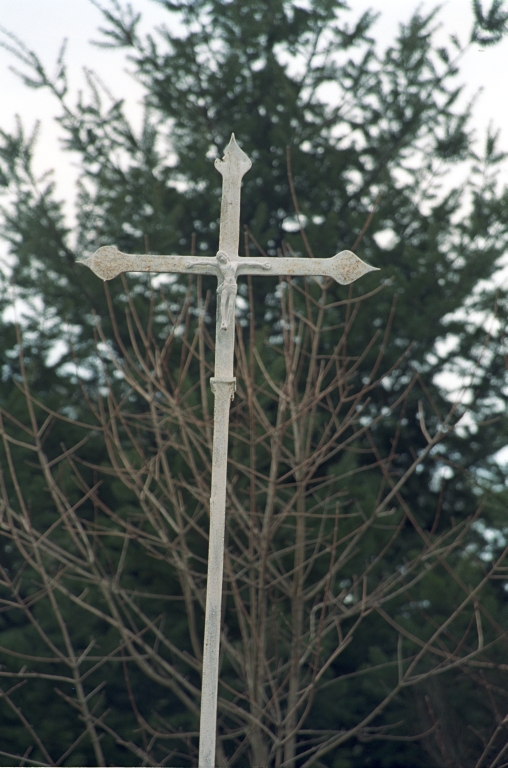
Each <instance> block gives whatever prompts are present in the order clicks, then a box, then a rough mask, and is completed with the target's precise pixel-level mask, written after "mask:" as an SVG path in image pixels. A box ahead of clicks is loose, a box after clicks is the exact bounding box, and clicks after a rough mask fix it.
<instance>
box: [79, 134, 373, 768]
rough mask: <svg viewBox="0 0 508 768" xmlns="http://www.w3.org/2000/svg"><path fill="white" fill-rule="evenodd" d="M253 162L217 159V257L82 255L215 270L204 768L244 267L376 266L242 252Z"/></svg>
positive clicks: (238, 155)
mask: <svg viewBox="0 0 508 768" xmlns="http://www.w3.org/2000/svg"><path fill="white" fill-rule="evenodd" d="M251 165H252V163H251V161H250V160H249V158H248V157H247V155H246V154H245V152H243V151H242V150H241V149H240V147H239V146H238V144H237V143H236V141H235V136H234V134H232V136H231V141H230V142H229V144H228V146H227V147H226V150H225V152H224V158H223V159H222V160H219V159H217V160H216V161H215V167H216V168H217V170H218V171H219V173H220V174H221V175H222V202H221V215H220V234H219V250H218V252H217V254H216V255H215V256H213V257H203V258H202V257H199V256H150V255H148V256H144V255H143V256H142V255H129V254H126V253H121V251H119V250H118V248H116V246H114V245H105V246H103V247H102V248H99V250H98V251H96V252H95V253H94V254H93V255H92V256H89V257H88V258H87V259H83V260H82V261H81V262H80V263H81V264H86V266H88V267H90V269H91V270H93V271H94V272H95V274H96V275H98V277H100V278H102V279H103V280H111V279H112V278H113V277H116V276H117V275H119V274H120V273H121V272H183V273H187V274H189V273H190V274H195V273H197V274H206V275H216V276H217V278H218V281H219V284H218V288H217V294H218V297H220V301H219V300H218V301H217V323H216V331H215V333H216V344H215V375H214V377H213V378H212V379H211V381H210V383H211V386H212V391H213V394H214V396H215V404H214V414H213V449H212V478H211V493H210V533H209V543H208V573H207V588H206V609H205V638H204V644H203V674H202V687H201V721H200V732H199V758H198V765H199V768H213V766H215V742H216V731H217V693H218V677H219V644H220V617H221V600H222V572H223V560H224V526H225V513H226V480H227V449H228V432H229V409H230V404H231V400H232V397H233V395H234V392H235V388H236V379H235V377H234V375H233V357H234V344H235V323H234V317H235V298H236V293H237V282H236V280H237V277H238V275H245V274H248V275H261V274H267V273H268V274H270V275H288V276H297V275H307V276H311V275H314V276H318V275H321V276H323V277H325V276H327V277H333V279H334V280H336V281H337V282H338V283H340V284H341V285H348V284H349V283H352V282H353V281H354V280H357V279H358V278H359V277H361V276H362V275H364V274H366V273H367V272H372V271H374V270H375V269H376V268H375V267H371V266H369V265H368V264H365V262H364V261H362V260H361V259H359V258H358V256H355V254H354V253H352V252H351V251H341V252H340V253H338V254H336V255H335V256H332V258H330V259H300V258H287V257H284V258H277V257H271V258H261V257H254V258H246V257H242V256H239V254H238V245H239V240H240V194H241V183H242V177H243V176H244V174H245V173H247V171H248V170H249V168H250V167H251Z"/></svg>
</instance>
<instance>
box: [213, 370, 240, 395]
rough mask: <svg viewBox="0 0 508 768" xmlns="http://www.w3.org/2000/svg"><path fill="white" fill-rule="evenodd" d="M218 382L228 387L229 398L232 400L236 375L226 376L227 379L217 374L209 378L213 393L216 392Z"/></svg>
mask: <svg viewBox="0 0 508 768" xmlns="http://www.w3.org/2000/svg"><path fill="white" fill-rule="evenodd" d="M218 384H226V385H227V386H228V387H230V389H231V400H233V399H234V397H235V392H236V376H232V377H231V378H227V379H223V378H220V377H219V376H213V377H212V378H211V379H210V386H211V388H212V392H213V394H214V395H216V394H217V389H216V387H217V385H218Z"/></svg>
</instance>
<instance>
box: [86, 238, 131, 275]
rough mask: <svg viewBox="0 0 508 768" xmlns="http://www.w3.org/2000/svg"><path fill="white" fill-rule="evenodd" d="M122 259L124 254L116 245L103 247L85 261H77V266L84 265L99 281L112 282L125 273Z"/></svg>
mask: <svg viewBox="0 0 508 768" xmlns="http://www.w3.org/2000/svg"><path fill="white" fill-rule="evenodd" d="M122 257H124V254H123V253H121V251H119V250H118V248H117V247H116V245H103V246H102V248H99V249H98V250H97V251H95V253H93V254H92V255H91V256H88V258H86V259H78V262H77V263H78V264H84V265H85V266H87V267H88V268H89V269H91V270H92V272H93V273H94V274H96V275H97V277H100V278H101V280H112V279H113V278H114V277H117V276H118V275H119V274H120V273H121V272H124V271H125V266H124V264H123V260H122Z"/></svg>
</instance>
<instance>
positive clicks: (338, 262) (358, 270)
mask: <svg viewBox="0 0 508 768" xmlns="http://www.w3.org/2000/svg"><path fill="white" fill-rule="evenodd" d="M332 262H333V263H332V269H331V277H333V278H334V279H335V280H336V281H337V282H338V283H340V284H341V285H349V284H350V283H353V282H354V281H355V280H358V278H359V277H362V276H363V275H366V274H367V272H379V268H378V267H372V266H371V265H370V264H366V263H365V261H362V260H361V259H360V258H359V257H358V256H357V255H356V254H354V253H353V252H352V251H341V252H340V253H337V254H336V255H335V256H333V258H332Z"/></svg>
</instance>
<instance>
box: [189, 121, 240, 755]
mask: <svg viewBox="0 0 508 768" xmlns="http://www.w3.org/2000/svg"><path fill="white" fill-rule="evenodd" d="M251 165H252V163H251V161H250V160H249V158H248V157H247V155H245V153H244V152H242V150H241V149H240V147H239V146H238V144H237V143H236V141H235V140H234V136H232V137H231V141H230V143H229V146H228V148H227V150H226V152H225V155H224V159H223V160H216V161H215V167H216V168H217V170H218V171H219V173H220V174H221V175H222V201H221V218H220V230H219V253H220V254H224V255H225V256H226V257H227V260H228V262H230V261H233V260H234V259H235V258H236V259H238V245H239V239H240V193H241V183H242V177H243V176H244V174H245V173H246V172H247V171H248V170H249V168H250V167H251ZM222 262H223V263H224V264H226V263H227V262H226V259H225V258H222ZM231 277H232V283H231V286H230V287H229V286H228V284H227V283H226V280H227V277H226V276H225V277H224V282H223V283H222V289H221V286H219V290H220V295H219V293H218V295H217V313H216V317H217V321H216V330H215V338H216V341H215V350H216V351H215V371H214V372H215V375H214V378H213V379H212V380H211V386H212V392H213V394H214V398H215V399H214V409H213V453H212V480H211V493H210V533H209V540H208V575H207V582H206V607H205V638H204V643H203V673H202V682H201V715H200V724H199V758H198V766H199V768H213V766H215V740H216V738H217V695H218V684H219V646H220V625H221V607H222V579H223V565H224V533H225V526H226V483H227V476H226V471H227V460H228V435H229V408H230V405H231V401H232V399H233V397H234V393H235V390H236V378H235V377H234V375H233V356H234V345H235V318H234V299H235V295H236V279H235V278H236V273H235V272H233V274H232V275H231ZM226 291H230V293H231V295H230V296H229V297H226V294H225V292H226ZM225 298H229V303H230V304H231V306H230V307H229V306H227V303H226V301H225Z"/></svg>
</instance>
